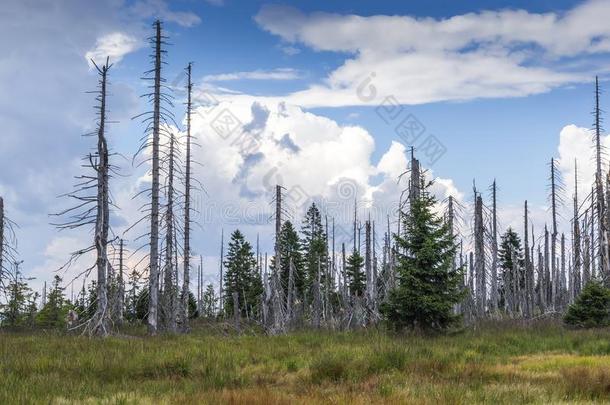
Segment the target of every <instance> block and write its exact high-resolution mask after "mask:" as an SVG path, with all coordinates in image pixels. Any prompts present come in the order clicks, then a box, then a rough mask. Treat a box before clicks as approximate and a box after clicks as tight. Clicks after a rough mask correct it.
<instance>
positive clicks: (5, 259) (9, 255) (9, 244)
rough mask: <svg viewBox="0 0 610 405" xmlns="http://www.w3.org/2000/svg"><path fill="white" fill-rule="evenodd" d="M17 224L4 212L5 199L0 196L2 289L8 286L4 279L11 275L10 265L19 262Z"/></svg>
mask: <svg viewBox="0 0 610 405" xmlns="http://www.w3.org/2000/svg"><path fill="white" fill-rule="evenodd" d="M15 227H16V224H15V223H14V222H13V221H11V220H10V219H9V218H8V217H7V216H6V214H5V212H4V200H3V199H2V197H0V289H1V288H4V287H6V284H5V283H4V280H5V279H6V278H8V277H9V276H10V275H11V268H10V266H11V265H12V264H13V263H16V262H17V250H16V246H17V238H16V235H15V230H14V228H15Z"/></svg>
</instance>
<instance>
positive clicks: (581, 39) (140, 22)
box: [0, 0, 610, 280]
mask: <svg viewBox="0 0 610 405" xmlns="http://www.w3.org/2000/svg"><path fill="white" fill-rule="evenodd" d="M608 17H610V4H609V3H608V2H606V1H599V0H590V1H508V0H507V1H488V2H482V1H477V2H455V1H448V0H447V1H425V2H423V1H421V2H420V1H418V2H401V1H376V2H370V1H350V2H336V1H335V2H322V1H294V2H290V3H268V2H259V1H230V0H224V1H223V0H214V1H212V0H210V1H204V0H179V1H171V2H170V1H165V0H132V1H121V0H106V1H99V2H78V1H75V0H74V1H72V0H56V1H54V0H43V1H39V2H20V1H18V0H9V1H8V2H7V3H6V6H3V9H2V10H0V22H2V23H3V24H2V28H0V34H1V35H0V38H2V39H0V41H1V42H0V43H1V44H2V45H3V49H6V50H7V52H5V54H4V55H3V56H1V57H0V58H1V59H0V119H1V121H2V123H3V126H4V127H5V130H4V131H0V145H1V146H2V147H1V149H0V195H2V196H3V197H4V199H5V201H6V206H7V208H6V209H7V214H8V215H9V216H10V217H11V218H12V219H14V220H15V221H16V222H18V223H19V224H20V226H21V228H20V230H19V231H18V237H19V244H20V246H19V250H20V253H21V255H22V256H23V258H24V259H25V260H26V261H25V263H24V268H25V269H26V271H27V272H29V274H30V275H32V276H35V277H37V278H38V280H43V279H50V277H51V276H50V275H51V274H52V272H53V270H54V269H56V268H57V267H58V266H59V265H60V264H61V262H62V260H63V259H67V254H68V253H69V251H70V250H71V249H73V248H74V245H77V244H78V242H79V241H81V240H86V238H88V237H89V236H88V235H89V234H88V232H87V231H86V230H83V231H81V232H75V233H72V234H70V233H58V232H57V231H56V230H55V229H54V228H53V227H52V226H50V225H49V222H50V220H49V217H48V214H49V213H53V212H58V211H60V210H61V209H62V208H65V206H66V202H65V201H62V200H61V199H57V198H56V196H57V195H59V194H61V193H64V192H66V191H69V188H70V186H71V183H72V182H71V180H69V179H70V178H71V177H72V176H74V175H75V174H77V173H78V172H79V170H80V169H79V158H80V156H82V155H84V154H85V153H86V152H87V150H88V148H90V147H91V146H92V144H91V143H90V142H89V140H88V139H83V138H82V137H80V135H81V134H82V133H84V132H86V131H88V130H90V129H91V128H92V127H93V125H94V124H95V120H94V118H95V117H94V115H93V110H92V109H91V106H92V103H93V98H92V97H91V95H90V94H87V93H86V91H89V90H91V89H92V88H94V86H95V80H96V78H95V73H94V71H93V70H91V69H90V66H89V64H88V61H87V57H94V58H96V59H97V60H98V61H99V60H101V59H105V56H106V55H110V56H111V59H112V60H113V61H114V62H115V66H114V67H113V68H112V70H111V80H112V82H111V92H112V96H111V98H110V100H109V105H110V109H111V117H112V119H113V120H116V121H117V123H114V124H112V125H111V126H110V133H109V136H110V141H111V145H112V146H113V148H114V150H115V151H117V152H119V153H120V154H123V155H125V156H131V155H132V154H133V153H134V152H135V150H136V149H137V146H138V144H139V138H140V136H141V135H142V132H143V128H142V125H140V123H139V122H138V121H137V120H136V121H133V120H131V117H133V116H134V115H136V114H138V113H140V112H142V111H145V110H146V109H147V106H146V104H145V103H144V101H143V100H142V99H141V98H139V96H140V95H141V94H143V93H144V92H145V83H144V82H142V81H141V80H140V77H141V76H142V73H143V72H144V71H146V70H148V69H149V59H148V55H149V52H150V49H149V47H148V44H147V42H146V37H147V36H148V35H150V34H151V33H152V31H151V23H152V22H153V21H154V19H155V18H161V19H162V20H163V21H164V28H165V30H166V31H165V32H166V33H167V34H168V35H169V36H170V38H171V39H170V42H171V44H172V45H171V46H170V47H169V48H168V57H167V62H168V64H167V66H166V67H165V68H164V69H165V70H164V74H165V77H166V78H167V79H168V82H169V83H170V84H174V85H176V86H181V85H182V82H181V80H180V77H181V76H180V73H181V72H182V69H183V68H184V66H185V65H186V64H187V63H188V62H189V61H192V62H194V79H195V83H196V85H197V92H196V97H195V99H196V105H197V106H203V105H205V104H206V102H205V100H206V97H208V96H210V95H211V96H213V98H214V99H215V103H216V104H214V105H215V106H216V107H215V108H216V110H214V111H221V110H223V109H226V110H228V111H230V112H231V113H232V114H234V115H235V116H236V117H237V118H238V119H239V121H240V122H241V124H242V125H241V127H240V128H239V131H242V132H243V133H247V134H250V135H253V136H255V137H258V139H259V143H258V146H257V149H256V150H255V151H254V152H252V151H244V150H241V149H240V148H239V147H238V145H235V144H234V143H232V142H230V139H229V141H227V140H225V139H221V137H220V138H219V137H218V136H217V134H215V133H214V128H213V126H212V124H213V122H212V121H213V117H212V116H206V114H205V113H201V112H199V114H197V118H196V120H195V128H194V132H195V136H196V137H197V138H198V140H199V141H200V142H199V143H201V144H202V148H201V150H199V151H198V152H196V157H197V159H198V160H199V161H200V162H201V163H202V165H203V168H202V169H198V170H199V171H197V172H196V174H197V175H198V179H199V180H200V181H201V182H202V183H203V184H204V185H205V188H206V191H207V194H206V193H204V192H201V193H199V194H198V195H197V199H198V204H199V206H200V207H203V209H204V210H206V209H210V207H214V208H212V209H210V212H209V213H208V219H209V220H207V219H206V220H202V221H201V222H202V224H201V228H198V231H197V232H196V235H195V236H194V237H195V246H196V252H195V253H196V254H202V255H204V257H205V258H206V259H205V260H207V262H208V263H209V268H208V269H207V271H208V272H209V273H210V274H213V273H214V272H215V269H216V265H217V260H218V257H217V255H218V253H217V251H218V243H219V242H218V239H219V234H220V230H221V229H222V228H225V230H226V231H230V230H232V229H233V228H235V227H237V226H239V227H240V228H242V229H243V230H245V232H246V234H247V236H248V237H250V238H251V239H252V240H254V238H255V237H256V234H257V233H259V234H261V244H262V247H263V249H269V248H270V246H271V240H272V233H271V232H272V231H271V228H270V226H269V225H268V224H266V223H265V221H263V220H258V221H252V220H251V218H250V217H252V216H256V217H257V218H266V217H267V214H268V213H269V212H268V210H269V207H268V201H269V181H270V180H269V179H270V178H272V179H273V181H277V182H282V183H283V185H284V186H285V187H286V188H287V190H289V191H290V190H295V189H296V188H297V186H298V188H299V189H302V190H303V191H304V192H305V193H306V194H307V195H308V196H309V197H311V198H313V199H317V200H323V201H326V202H328V206H329V207H330V206H335V205H336V206H337V207H339V208H337V209H336V210H335V211H336V212H335V213H336V214H337V217H338V218H337V222H338V224H339V223H342V222H343V223H347V222H349V220H348V219H347V218H348V217H347V216H346V215H343V214H344V212H351V204H352V202H351V201H353V198H352V197H354V198H356V199H358V200H360V201H361V209H362V211H361V215H363V216H364V215H367V214H368V213H370V212H374V215H376V216H378V217H379V218H378V220H380V221H383V219H384V218H385V215H386V214H387V215H391V214H392V213H391V209H390V208H388V207H390V206H391V203H392V202H395V201H397V199H398V197H399V195H400V189H401V186H400V185H398V184H396V178H397V175H398V174H399V173H400V169H401V168H404V167H405V165H406V160H405V159H406V157H405V156H406V150H407V148H408V147H410V146H411V145H410V144H409V143H408V142H406V141H405V139H404V138H401V137H400V136H399V135H397V133H396V131H395V126H396V124H397V122H394V121H393V122H392V123H391V124H388V123H386V122H384V120H383V119H382V118H381V117H380V116H379V114H378V111H379V106H380V105H383V103H384V100H386V98H387V97H392V98H393V99H394V100H396V102H397V103H398V104H400V105H401V106H402V107H401V108H402V109H403V111H402V114H404V115H408V114H412V115H413V116H414V117H416V119H417V120H418V121H419V122H420V123H422V124H423V125H424V126H425V134H424V135H423V137H422V138H419V140H418V142H416V143H421V141H422V140H423V139H424V138H425V139H427V138H426V137H428V136H429V135H434V136H435V137H436V139H438V140H439V141H440V143H441V144H442V147H443V148H444V149H446V152H445V153H444V154H443V155H442V157H440V158H439V159H438V160H437V161H435V162H434V163H431V162H427V161H426V160H425V159H423V161H424V164H425V165H426V166H427V167H428V168H429V169H430V170H431V177H436V178H438V181H437V185H436V189H435V192H436V193H437V194H438V197H439V199H443V198H445V197H446V196H448V195H454V196H455V197H456V198H458V199H459V200H460V201H462V202H463V204H464V206H465V207H466V214H467V211H468V204H469V202H470V195H471V191H472V182H473V180H474V179H476V183H477V186H478V187H479V188H480V189H483V190H484V189H486V188H487V187H488V186H489V184H490V183H491V182H492V181H493V179H494V178H496V179H497V181H498V184H499V188H500V190H501V191H500V194H499V200H500V203H501V213H500V218H501V221H502V224H503V225H504V226H507V225H513V226H517V224H518V223H519V220H520V215H521V213H520V205H521V204H522V203H523V200H525V199H528V200H529V201H530V204H531V205H532V207H533V208H532V216H533V218H534V222H535V223H536V224H537V226H543V224H544V222H545V221H546V220H547V218H546V216H547V214H546V211H545V209H546V207H545V205H546V193H547V191H546V189H547V188H546V185H547V177H548V162H549V160H550V159H551V158H552V157H555V158H557V159H558V161H559V166H560V169H561V172H562V174H563V175H564V177H565V178H566V195H565V200H566V201H569V200H570V198H571V193H572V191H573V184H572V183H571V176H572V175H573V174H572V170H573V161H574V159H578V160H579V165H580V166H581V167H582V171H583V173H582V176H583V178H584V182H585V185H584V187H588V185H587V184H586V182H587V181H589V179H588V177H590V176H589V174H590V170H591V167H590V166H591V165H590V157H591V156H590V151H589V149H588V146H589V143H590V139H589V134H588V133H587V130H586V129H587V128H590V127H591V123H592V121H593V119H592V116H591V111H592V108H593V81H594V77H595V75H596V74H598V75H599V76H600V80H601V85H602V89H603V88H605V87H606V86H607V81H606V79H607V77H608V72H609V69H608V66H609V65H608V61H609V56H610V29H609V28H607V27H606V25H607V24H606V21H608ZM371 74H373V76H371ZM367 77H373V79H372V81H371V82H370V83H371V84H372V85H373V86H374V88H375V91H376V96H375V97H374V98H373V99H372V100H365V101H363V99H362V97H360V96H359V93H358V89H359V86H360V85H361V84H362V83H363V81H364V80H366V78H367ZM175 96H176V103H175V108H174V112H175V114H176V117H177V121H178V123H179V124H180V125H179V128H176V131H181V130H183V129H184V127H183V125H182V124H183V121H182V120H183V116H184V109H183V106H182V101H183V93H182V92H180V91H177V92H176V94H175ZM605 104H606V96H605V95H604V96H603V97H602V108H603V107H604V106H605ZM201 108H203V107H201ZM201 111H204V110H201ZM214 114H216V113H214ZM404 115H401V117H402V116H404ZM249 128H254V129H253V130H250V129H249ZM227 142H228V143H227ZM604 142H606V138H604ZM609 142H610V141H609ZM287 144H290V145H292V150H290V148H287V147H286V145H287ZM416 146H417V145H416ZM417 147H419V146H417ZM117 159H118V160H117V162H116V163H117V165H118V166H120V167H121V170H122V173H123V175H124V176H123V177H120V178H117V179H116V180H115V183H114V184H113V192H114V196H115V199H116V200H117V201H118V202H119V203H120V204H119V205H120V207H121V210H119V211H117V212H115V213H114V216H113V218H114V224H113V225H114V228H115V232H116V233H117V234H120V235H122V232H123V231H124V230H125V229H126V228H127V225H128V224H130V223H133V222H134V221H135V220H137V218H138V213H137V208H136V207H137V206H139V205H140V204H138V201H132V200H131V197H132V196H133V195H134V194H135V193H137V191H138V189H139V188H141V187H142V184H146V182H147V174H146V170H147V168H146V167H145V166H144V167H141V168H135V167H132V166H131V164H130V162H129V161H128V160H121V159H120V158H118V157H117ZM280 179H281V181H280ZM342 186H346V187H347V186H349V187H351V188H353V190H351V191H350V193H351V194H353V195H350V198H349V204H348V203H347V202H346V201H342V200H341V199H342V198H343V197H345V196H343V197H341V190H340V188H341V187H342ZM343 200H346V199H345V198H343ZM337 201H339V203H337ZM140 203H141V201H140ZM227 204H229V205H230V204H234V205H235V207H233V206H231V209H235V210H236V213H235V215H233V214H227V212H228V211H230V210H228V209H227ZM333 204H335V205H333ZM337 204H338V205H337ZM295 205H297V206H295V207H292V208H293V211H294V214H293V216H294V220H295V221H296V222H300V219H299V217H300V214H301V210H302V209H303V207H301V205H300V204H295ZM379 207H382V208H379ZM376 208H379V210H376ZM567 209H569V207H566V210H567ZM248 210H251V211H253V212H254V211H255V212H256V215H250V214H251V213H250V214H249V213H248V212H249V211H248ZM327 210H328V211H329V212H331V211H332V209H331V208H328V209H327ZM339 211H341V212H339ZM223 212H224V214H226V215H225V216H227V215H228V216H229V217H231V218H229V220H228V221H226V220H225V219H226V218H224V217H223V218H224V219H223V218H221V216H222V213H223ZM342 216H345V218H342ZM233 217H235V218H233ZM465 222H466V224H465V225H464V233H465V234H467V226H468V218H467V215H466V218H465ZM125 237H126V238H127V239H129V240H134V239H135V236H134V235H133V234H132V235H126V236H125ZM76 270H78V269H76ZM76 270H75V272H76ZM66 277H67V278H69V277H70V276H69V275H68V276H66Z"/></svg>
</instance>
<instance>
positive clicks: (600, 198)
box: [593, 76, 610, 277]
mask: <svg viewBox="0 0 610 405" xmlns="http://www.w3.org/2000/svg"><path fill="white" fill-rule="evenodd" d="M599 96H600V90H599V81H598V78H597V76H595V110H594V112H593V114H594V116H595V122H594V128H595V205H596V207H595V208H596V214H597V216H596V222H597V224H596V225H597V255H598V256H597V261H598V265H599V269H600V271H601V273H602V275H603V276H602V277H605V276H606V275H607V274H608V271H609V267H610V266H609V263H608V260H609V257H608V256H609V254H608V235H607V226H606V220H605V215H606V205H605V201H604V186H603V180H602V179H603V177H602V145H601V132H602V126H601V122H602V118H601V109H600V107H599Z"/></svg>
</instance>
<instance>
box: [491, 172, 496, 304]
mask: <svg viewBox="0 0 610 405" xmlns="http://www.w3.org/2000/svg"><path fill="white" fill-rule="evenodd" d="M496 191H497V190H496V180H494V182H493V184H492V211H491V212H492V213H491V296H490V299H491V310H492V311H495V310H496V309H498V221H497V215H496V214H497V211H496Z"/></svg>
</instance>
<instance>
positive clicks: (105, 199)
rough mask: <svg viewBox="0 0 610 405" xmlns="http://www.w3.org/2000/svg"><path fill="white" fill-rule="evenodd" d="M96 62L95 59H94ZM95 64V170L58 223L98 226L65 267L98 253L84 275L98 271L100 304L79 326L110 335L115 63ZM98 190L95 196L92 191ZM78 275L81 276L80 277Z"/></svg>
mask: <svg viewBox="0 0 610 405" xmlns="http://www.w3.org/2000/svg"><path fill="white" fill-rule="evenodd" d="M92 62H93V61H92ZM93 65H94V66H95V68H96V69H97V72H98V74H99V81H98V91H97V92H96V93H97V97H96V100H97V102H98V105H97V106H96V107H95V108H96V110H97V114H98V118H99V119H98V124H97V130H96V131H95V132H94V133H92V134H88V135H86V136H95V137H96V138H97V148H96V151H95V153H94V154H89V155H88V156H87V157H86V161H87V164H86V166H87V167H89V168H90V169H91V170H92V171H93V172H94V173H93V174H91V175H89V174H86V175H82V176H77V177H76V178H77V184H76V185H75V191H73V192H71V193H68V194H64V196H67V197H69V198H72V199H74V200H76V201H77V203H76V205H75V206H73V207H71V208H68V209H66V210H64V211H62V212H60V213H58V214H54V215H56V216H61V217H66V216H68V218H67V219H66V220H65V221H64V222H62V223H57V224H55V225H56V226H57V227H58V228H59V229H76V228H80V227H84V226H93V227H94V239H93V244H92V245H89V246H88V247H86V248H83V249H79V250H77V251H74V252H72V254H71V256H70V259H68V261H67V263H66V264H64V265H63V266H62V267H61V269H67V268H68V267H70V266H71V265H72V264H73V263H74V262H75V261H76V260H78V259H79V258H80V257H81V256H83V255H85V254H87V253H89V252H95V254H96V260H95V264H94V265H93V266H91V267H88V268H87V269H85V270H84V271H83V272H82V273H81V274H80V275H82V274H85V276H86V275H87V274H89V272H90V271H91V270H93V269H96V271H97V292H96V293H97V297H96V299H97V305H96V311H95V313H94V314H93V316H92V317H91V319H88V320H86V321H85V322H83V323H82V324H81V325H79V326H84V331H85V333H87V334H89V335H95V336H107V335H109V334H110V333H111V330H110V327H111V305H109V302H108V278H107V276H108V274H107V272H108V267H109V261H108V243H109V241H108V235H109V228H110V193H109V178H110V169H111V168H110V164H109V151H108V143H107V140H106V122H107V118H106V95H107V81H108V71H109V70H110V68H111V66H112V65H110V64H109V62H108V59H106V63H105V64H104V65H103V66H102V67H99V66H97V64H95V62H93ZM93 190H95V195H92V194H90V192H91V191H93ZM77 277H78V276H77Z"/></svg>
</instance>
